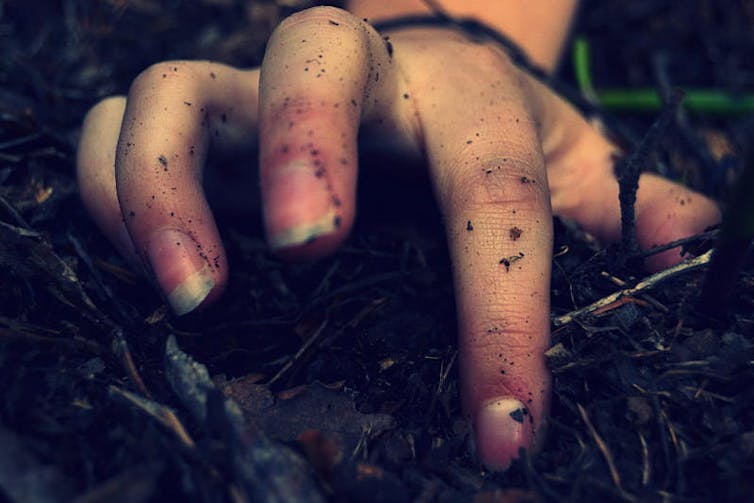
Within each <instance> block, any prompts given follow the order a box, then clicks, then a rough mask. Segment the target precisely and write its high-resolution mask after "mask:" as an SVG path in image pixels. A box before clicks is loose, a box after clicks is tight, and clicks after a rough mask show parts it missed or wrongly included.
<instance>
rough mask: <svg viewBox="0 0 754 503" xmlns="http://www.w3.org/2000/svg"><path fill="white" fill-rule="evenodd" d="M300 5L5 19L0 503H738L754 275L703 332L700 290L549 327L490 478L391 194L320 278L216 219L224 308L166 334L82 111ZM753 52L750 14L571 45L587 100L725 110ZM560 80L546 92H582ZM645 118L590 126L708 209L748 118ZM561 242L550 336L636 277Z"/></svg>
mask: <svg viewBox="0 0 754 503" xmlns="http://www.w3.org/2000/svg"><path fill="white" fill-rule="evenodd" d="M315 3H316V2H307V1H303V0H302V1H299V0H286V1H283V0H277V1H273V0H270V1H262V0H246V1H244V0H202V1H197V2H177V1H168V0H163V1H159V0H132V1H121V0H106V1H105V0H103V1H99V2H89V1H85V0H61V1H59V2H48V1H41V0H38V1H27V2H24V3H21V2H6V3H4V4H2V6H1V7H0V54H2V58H0V267H2V271H3V272H2V274H0V385H1V386H2V393H0V445H1V446H2V448H0V500H3V501H4V500H10V501H63V500H65V501H68V500H76V501H81V502H98V501H145V500H166V499H168V498H174V499H180V500H201V501H228V500H230V501H287V500H301V501H318V500H332V501H391V502H396V501H468V500H470V499H473V500H474V501H480V502H482V501H511V502H513V501H550V500H552V501H567V500H570V501H583V500H585V499H586V498H596V499H597V500H599V501H612V500H615V501H622V500H626V501H659V500H663V501H665V500H670V501H709V500H714V501H751V500H752V499H753V498H754V260H752V257H751V255H748V256H745V257H744V266H743V268H742V270H741V272H740V274H739V276H738V280H737V282H736V283H735V284H734V286H733V287H732V291H731V292H728V293H730V297H728V298H727V300H726V301H725V302H724V303H723V307H724V309H723V310H718V311H715V312H712V313H711V314H710V313H708V312H706V311H704V310H703V309H702V308H703V307H704V306H700V305H699V295H700V291H701V290H702V289H703V284H704V275H705V270H706V268H705V267H702V268H698V269H695V270H693V271H685V272H682V273H679V274H676V275H674V276H672V277H671V278H670V279H668V280H666V281H665V282H663V283H661V284H659V285H657V286H656V287H655V288H654V289H652V290H651V291H642V292H639V293H637V294H635V295H632V296H630V297H629V298H628V300H626V299H624V300H622V301H620V302H618V303H615V304H610V305H608V306H607V307H606V308H602V309H600V310H599V311H596V312H594V313H592V314H591V315H588V316H584V317H581V318H578V319H577V320H575V321H573V322H571V323H568V324H564V325H561V326H558V327H554V329H553V336H552V344H553V348H552V349H551V350H550V351H549V352H548V364H549V365H550V367H551V369H552V372H553V375H554V395H553V399H552V411H551V418H550V420H549V423H548V424H549V434H548V437H547V440H546V442H545V443H544V445H543V448H542V450H541V452H540V453H538V454H537V455H534V456H530V455H528V454H526V455H525V456H524V457H523V459H522V460H521V461H519V462H516V463H515V464H514V465H513V466H512V467H511V469H510V470H509V471H507V472H506V473H502V474H500V473H490V472H487V471H485V470H484V468H483V467H482V466H480V465H479V463H478V462H477V461H476V460H475V458H474V457H473V456H472V455H471V454H470V453H469V449H468V436H469V431H468V426H467V425H466V424H465V422H464V421H463V418H462V413H461V410H460V402H459V385H458V351H457V348H456V342H455V331H456V325H455V323H456V322H455V315H454V306H453V291H452V286H451V280H450V263H449V258H448V252H447V249H446V247H445V240H444V237H443V230H442V224H441V222H440V220H439V214H438V212H437V210H436V208H435V207H434V205H433V203H432V198H431V195H430V190H429V188H428V187H427V186H426V185H424V184H422V183H420V182H415V183H414V182H402V183H401V184H400V186H401V188H400V190H395V188H394V187H393V188H392V189H391V192H390V194H391V197H390V201H389V203H390V207H389V208H388V209H387V210H386V204H385V203H386V202H385V200H384V194H385V193H386V192H385V191H382V190H380V188H379V184H380V183H384V181H382V180H380V179H369V178H366V181H363V182H362V184H361V185H362V187H369V190H368V191H367V190H363V189H362V191H361V193H360V199H361V201H362V203H363V204H362V205H361V206H360V212H361V213H360V215H359V219H358V222H357V225H356V228H355V229H354V232H353V234H352V237H351V238H350V239H349V241H348V242H347V244H346V246H345V247H344V248H343V249H342V250H341V251H339V252H338V253H337V254H336V255H335V256H334V257H332V258H328V259H326V260H322V261H320V262H318V263H315V264H294V265H290V264H284V263H281V262H279V261H278V260H276V259H274V258H273V257H272V256H271V255H270V254H269V253H268V251H267V249H266V246H265V244H264V241H263V239H262V233H261V218H260V215H259V214H254V215H252V216H251V217H249V216H248V215H246V216H243V217H240V216H234V215H233V214H228V215H222V216H220V218H219V220H220V227H221V229H222V233H223V239H224V242H225V244H226V247H227V250H228V256H229V261H230V263H231V267H232V268H233V273H232V275H231V280H230V285H229V287H228V291H227V293H226V294H225V296H224V297H223V300H222V301H221V302H219V303H218V304H217V305H215V306H213V307H211V308H209V309H207V310H205V311H203V312H200V313H195V314H191V315H189V316H187V317H185V318H181V319H176V318H174V317H172V316H171V315H170V314H169V312H168V311H167V310H166V309H165V307H164V303H163V300H162V299H161V297H160V296H159V295H158V294H157V293H156V291H155V290H154V289H153V288H152V287H151V286H150V285H149V283H148V282H147V281H145V280H144V279H143V278H141V277H140V276H138V275H137V274H135V273H133V272H131V271H130V270H128V268H127V266H126V264H125V263H124V261H123V260H121V259H120V258H119V257H118V256H117V254H116V252H115V250H114V249H113V248H112V247H111V246H110V245H109V244H108V243H107V242H106V241H105V239H104V238H103V237H102V236H101V235H100V234H99V232H98V231H97V229H96V228H95V227H94V224H93V223H92V221H91V220H90V219H89V218H88V217H87V215H86V214H85V211H84V209H83V206H82V205H81V203H80V200H79V198H78V194H77V188H76V183H75V176H74V165H75V145H76V139H77V134H78V128H79V127H80V123H81V119H82V117H83V115H84V113H85V112H86V110H87V109H88V108H89V107H90V106H92V105H93V104H94V103H95V102H96V101H97V100H98V99H101V98H102V97H105V96H108V95H111V94H117V93H125V92H127V90H128V86H129V84H130V82H131V81H132V80H133V79H134V77H136V76H137V75H138V73H139V72H140V71H142V70H143V69H144V68H146V67H147V66H149V65H150V64H152V63H155V62H158V61H163V60H166V59H178V58H186V59H200V58H206V59H212V60H217V61H223V62H226V63H230V64H233V65H239V66H253V65H255V64H258V62H259V61H260V59H261V56H262V55H263V51H264V43H265V41H266V39H267V37H268V36H269V33H270V32H271V30H272V29H273V27H274V26H275V25H276V23H277V22H278V21H279V20H280V19H281V18H282V17H285V16H286V15H288V14H289V13H291V12H294V11H295V10H298V9H301V8H305V7H308V6H311V5H314V4H315ZM753 26H754V3H752V2H750V1H744V0H739V1H735V0H722V1H717V2H711V1H706V0H694V1H688V2H665V1H635V2H619V1H617V0H609V1H601V2H597V1H596V0H587V1H585V2H583V5H582V8H581V14H580V18H579V21H578V23H577V26H576V27H575V28H574V32H575V33H577V34H579V35H583V36H584V37H586V38H587V39H588V40H589V42H590V45H591V48H592V52H593V65H592V66H593V74H594V75H593V79H594V81H595V85H596V86H597V87H598V88H609V87H625V88H639V87H654V88H657V89H659V90H660V91H667V90H668V89H672V88H673V87H676V86H680V87H694V88H710V89H718V90H722V91H724V92H728V93H731V94H733V95H735V94H736V93H741V92H745V91H751V90H752V89H754V85H753V84H754V60H753V59H752V58H751V55H752V54H754V47H753V46H754V33H753V32H752V27H753ZM565 59H566V62H565V64H564V67H563V69H562V71H561V73H560V76H559V78H558V82H557V83H558V85H563V86H569V87H571V88H574V86H575V84H574V82H575V78H574V70H573V67H572V65H571V64H570V62H569V61H568V60H569V58H568V57H566V58H565ZM598 112H600V114H601V113H602V112H605V111H599V110H598ZM660 115H662V114H661V113H660V112H659V111H658V112H655V113H635V112H630V111H629V112H626V111H621V112H620V113H618V112H610V111H606V112H605V115H604V116H603V120H605V123H607V124H609V125H618V129H619V136H620V137H621V138H622V139H623V140H624V141H625V142H626V144H627V145H628V147H629V150H630V148H631V145H633V146H635V145H638V144H639V142H640V141H641V139H642V138H646V137H647V136H648V135H649V136H651V135H655V136H656V137H650V138H649V139H650V140H652V142H651V143H653V145H652V146H653V148H652V149H651V151H649V152H644V153H643V154H642V155H643V156H644V157H643V158H642V159H640V160H642V166H641V167H642V169H651V170H656V171H660V172H663V173H666V174H667V175H668V176H672V177H674V178H677V179H679V180H683V181H684V182H685V183H688V184H689V185H691V186H692V187H694V188H695V189H697V190H700V191H702V192H705V193H707V194H709V195H711V196H712V197H715V198H717V199H718V200H720V201H721V202H723V201H725V200H727V199H726V198H727V197H728V196H729V194H730V193H731V191H732V188H733V187H734V186H735V179H736V176H737V173H738V172H740V170H741V169H742V168H741V167H742V165H743V161H742V156H741V155H739V153H738V150H737V149H736V147H735V141H736V139H737V138H740V137H741V136H742V132H745V131H750V130H751V128H752V121H751V119H750V118H748V117H745V116H744V115H742V114H725V115H720V114H718V115H715V114H693V113H687V114H680V113H669V114H668V113H666V114H665V122H664V123H663V124H662V126H663V127H662V128H661V129H662V131H659V130H658V128H657V127H655V128H654V129H653V128H652V125H653V124H656V123H655V119H657V117H659V116H660ZM653 131H654V132H653ZM239 162H241V161H239ZM243 162H245V163H247V165H248V166H249V168H250V169H252V167H253V164H254V160H253V159H250V160H243ZM362 162H363V163H366V164H368V162H369V159H364V160H362ZM365 171H368V170H365ZM366 176H367V177H368V173H367V175H366ZM393 185H394V184H393ZM555 225H556V236H555V258H554V259H553V282H552V315H553V317H554V318H555V317H557V316H561V315H563V314H566V313H569V312H571V311H573V310H575V309H576V308H578V307H583V306H585V305H588V304H590V303H592V302H594V301H596V300H598V299H601V298H603V297H605V296H607V295H609V294H612V293H614V292H615V291H617V290H619V289H621V288H623V287H621V286H618V285H617V284H616V283H618V282H624V283H623V284H624V287H630V286H633V285H634V284H636V283H637V282H638V281H639V280H641V279H642V278H643V277H644V276H645V275H646V274H645V273H644V272H643V271H642V270H641V268H640V261H637V260H636V259H635V258H634V259H633V260H632V257H631V256H630V253H629V252H628V251H627V250H625V249H621V248H620V247H618V248H609V249H605V248H601V247H599V246H597V245H596V244H595V243H594V242H593V241H592V240H590V239H589V237H588V236H584V235H583V234H582V233H581V232H579V230H578V229H577V228H575V227H574V226H573V225H571V224H569V223H568V222H561V221H556V224H555ZM711 239H714V233H713V234H712V238H711ZM711 239H707V240H701V239H700V240H696V241H692V242H691V243H689V244H688V246H695V247H696V250H697V251H698V252H699V253H701V252H702V251H704V247H705V246H706V247H709V246H710V245H711V243H712V242H713V241H711ZM616 257H621V259H620V260H616Z"/></svg>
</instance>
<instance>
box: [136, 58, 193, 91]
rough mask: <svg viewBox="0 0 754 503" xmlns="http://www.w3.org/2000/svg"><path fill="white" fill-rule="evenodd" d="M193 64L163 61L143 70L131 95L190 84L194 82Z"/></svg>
mask: <svg viewBox="0 0 754 503" xmlns="http://www.w3.org/2000/svg"><path fill="white" fill-rule="evenodd" d="M194 77H195V75H194V72H193V71H192V64H191V62H189V61H180V60H177V61H162V62H160V63H154V64H152V65H150V66H149V67H147V68H146V69H145V70H143V71H142V72H141V73H139V75H138V76H137V77H136V78H135V79H134V81H133V83H132V84H131V89H130V91H129V95H131V94H133V93H134V92H138V91H143V90H146V89H150V90H159V89H166V88H168V87H170V88H172V89H175V87H176V86H177V85H178V86H180V85H182V84H190V83H192V82H193V81H194Z"/></svg>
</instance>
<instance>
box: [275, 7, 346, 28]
mask: <svg viewBox="0 0 754 503" xmlns="http://www.w3.org/2000/svg"><path fill="white" fill-rule="evenodd" d="M333 22H334V23H338V24H341V23H342V24H346V25H349V26H354V25H356V24H358V23H359V20H358V19H357V18H355V17H354V16H353V15H352V14H351V13H349V12H347V11H345V10H343V9H340V8H338V7H331V6H324V5H323V6H318V7H312V8H310V9H306V10H302V11H299V12H296V13H295V14H292V15H290V16H288V17H287V18H285V19H284V20H283V21H281V23H280V24H279V25H278V27H277V29H276V30H275V31H276V32H278V31H287V30H289V29H291V28H296V27H299V26H301V25H306V24H313V25H317V26H319V25H330V26H333V27H337V26H338V25H335V24H333Z"/></svg>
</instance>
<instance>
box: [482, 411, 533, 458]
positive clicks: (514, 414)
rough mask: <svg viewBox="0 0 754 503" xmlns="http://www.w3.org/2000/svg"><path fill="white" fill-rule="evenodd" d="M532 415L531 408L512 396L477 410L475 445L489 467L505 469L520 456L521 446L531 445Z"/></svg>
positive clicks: (527, 447) (529, 446)
mask: <svg viewBox="0 0 754 503" xmlns="http://www.w3.org/2000/svg"><path fill="white" fill-rule="evenodd" d="M531 425H532V417H531V414H530V413H529V409H528V408H527V407H526V406H525V405H524V404H523V403H521V402H520V401H519V400H517V399H515V398H512V397H500V398H497V399H494V400H490V401H488V402H487V403H486V404H485V405H484V406H482V408H481V409H480V410H479V411H478V412H477V417H476V422H475V430H476V431H475V437H476V448H477V452H478V453H479V457H480V458H481V460H482V462H483V463H484V464H485V466H487V468H489V469H490V470H500V471H502V470H506V469H507V468H508V467H509V466H510V464H511V462H512V461H513V460H514V459H516V458H518V457H519V449H520V448H521V447H523V448H525V449H530V448H531V441H532V426H531Z"/></svg>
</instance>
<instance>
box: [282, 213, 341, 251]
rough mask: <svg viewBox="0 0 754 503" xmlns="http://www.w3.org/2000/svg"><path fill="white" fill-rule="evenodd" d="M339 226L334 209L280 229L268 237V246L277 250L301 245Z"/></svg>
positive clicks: (329, 232)
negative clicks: (309, 220) (313, 218)
mask: <svg viewBox="0 0 754 503" xmlns="http://www.w3.org/2000/svg"><path fill="white" fill-rule="evenodd" d="M339 226H340V218H339V217H338V216H337V215H336V214H335V212H334V211H328V212H327V214H325V216H323V217H320V218H318V219H317V220H314V221H312V222H309V223H306V224H302V225H295V226H293V227H288V228H287V229H282V230H279V231H277V232H275V233H274V234H270V235H269V237H268V241H269V245H270V248H272V249H273V250H279V249H281V248H288V247H291V246H297V245H303V244H307V243H311V242H313V241H315V240H316V239H317V238H319V237H322V236H325V235H327V234H331V233H333V232H335V230H336V229H337V228H338V227H339Z"/></svg>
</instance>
